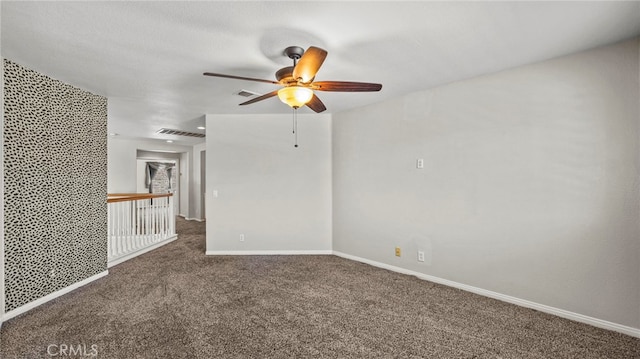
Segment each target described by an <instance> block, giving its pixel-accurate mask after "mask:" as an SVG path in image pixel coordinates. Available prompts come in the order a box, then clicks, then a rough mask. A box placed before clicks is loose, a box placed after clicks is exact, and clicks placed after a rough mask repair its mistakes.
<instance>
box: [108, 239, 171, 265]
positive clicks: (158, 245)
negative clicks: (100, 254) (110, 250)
mask: <svg viewBox="0 0 640 359" xmlns="http://www.w3.org/2000/svg"><path fill="white" fill-rule="evenodd" d="M176 239H178V235H177V234H174V235H173V236H171V237H169V238H167V239H165V240H163V241H162V242H158V243H156V244H154V245H152V246H149V247H144V248H142V249H140V250H137V251H135V252H133V253H129V254H127V255H125V256H122V257H119V258H116V259H114V260H111V261H109V262H108V263H107V268H111V267H113V266H115V265H117V264H120V263H122V262H125V261H128V260H129V259H131V258H134V257H137V256H139V255H141V254H145V253H147V252H149V251H151V250H154V249H156V248H158V247H162V246H164V245H165V244H168V243H171V242H173V241H175V240H176Z"/></svg>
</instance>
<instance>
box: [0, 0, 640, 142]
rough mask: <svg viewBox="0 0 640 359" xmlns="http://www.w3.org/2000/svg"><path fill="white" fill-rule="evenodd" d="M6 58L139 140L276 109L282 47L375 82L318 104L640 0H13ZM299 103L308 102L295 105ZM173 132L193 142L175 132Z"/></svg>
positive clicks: (591, 26)
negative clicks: (62, 85) (72, 91)
mask: <svg viewBox="0 0 640 359" xmlns="http://www.w3.org/2000/svg"><path fill="white" fill-rule="evenodd" d="M0 11H1V16H2V19H1V20H2V22H1V31H2V34H1V35H2V42H1V45H2V47H1V51H2V56H3V57H5V58H8V59H10V60H13V61H16V62H18V63H20V64H22V65H25V66H27V67H30V68H32V69H34V70H37V71H40V72H42V73H44V74H47V75H49V76H51V77H54V78H57V79H59V80H62V81H64V82H67V83H70V84H73V85H75V86H78V87H81V88H84V89H87V90H89V91H92V92H94V93H97V94H101V95H104V96H107V97H108V98H109V130H110V131H111V132H116V133H119V134H123V135H127V136H131V137H142V138H170V137H167V136H162V135H156V134H155V131H156V130H157V129H159V128H161V127H166V128H175V129H180V130H186V131H197V130H196V129H195V127H196V126H198V125H201V124H203V123H204V117H203V115H204V114H206V113H234V114H252V113H282V114H289V113H290V109H289V108H288V107H287V106H286V105H284V104H282V103H281V102H279V101H278V100H277V98H272V99H268V100H265V101H262V102H259V103H256V104H253V105H249V106H242V107H240V106H238V103H240V102H243V101H245V100H246V98H244V97H240V96H238V95H235V93H237V92H238V91H240V90H242V89H245V90H249V91H253V92H257V93H266V92H269V91H272V90H274V89H276V88H277V87H276V86H274V85H270V84H265V83H258V82H247V81H238V80H229V79H222V78H214V77H205V76H202V73H203V72H206V71H210V72H219V73H228V74H234V75H239V76H247V77H257V78H264V79H274V73H275V71H276V70H278V69H279V68H280V67H283V66H288V65H290V64H291V63H290V60H289V59H287V58H286V57H284V56H282V55H281V54H282V51H283V50H284V48H285V47H287V46H291V45H298V46H302V47H304V48H307V47H308V46H311V45H314V46H319V47H322V48H324V49H326V50H327V51H328V52H329V55H328V57H327V59H326V61H325V62H324V65H323V66H322V68H321V69H320V71H319V72H318V74H317V77H316V79H317V80H348V81H365V82H378V83H382V84H383V89H382V91H381V92H377V93H375V92H374V93H326V92H324V93H320V94H319V96H320V98H321V99H322V100H323V102H324V103H325V105H326V106H327V109H328V110H327V112H339V111H344V110H347V109H350V108H355V107H359V106H362V105H366V104H369V103H374V102H379V101H382V100H384V99H388V98H393V97H397V96H400V95H402V94H405V93H408V92H412V91H418V90H423V89H427V88H431V87H434V86H438V85H442V84H446V83H449V82H453V81H458V80H461V79H465V78H470V77H474V76H480V75H483V74H487V73H492V72H496V71H501V70H504V69H507V68H511V67H515V66H520V65H524V64H528V63H532V62H537V61H541V60H545V59H548V58H552V57H557V56H561V55H565V54H569V53H572V52H576V51H580V50H585V49H588V48H592V47H596V46H599V45H603V44H607V43H612V42H616V41H619V40H623V39H627V38H630V37H633V36H637V35H638V34H640V2H637V1H636V2H417V1H413V2H399V1H394V2H379V1H375V2H364V1H355V2H337V1H331V2H318V1H300V2H278V1H261V2H244V1H242V2H238V1H234V2H222V1H212V2H120V1H114V2H97V1H90V2H12V1H2V3H1V10H0ZM300 111H301V112H303V113H312V111H311V110H309V109H307V108H303V109H301V110H300ZM176 139H177V140H179V141H176V143H181V144H189V143H195V142H194V141H193V140H189V139H185V138H176Z"/></svg>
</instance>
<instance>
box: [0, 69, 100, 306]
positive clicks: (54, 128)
mask: <svg viewBox="0 0 640 359" xmlns="http://www.w3.org/2000/svg"><path fill="white" fill-rule="evenodd" d="M4 122H5V123H4V133H3V136H4V170H5V183H4V191H5V198H4V216H5V217H4V218H5V292H6V306H5V307H6V311H10V310H13V309H16V308H18V307H20V306H23V305H25V304H27V303H29V302H32V301H34V300H37V299H39V298H42V297H44V296H46V295H47V294H50V293H52V292H55V291H58V290H60V289H63V288H65V287H68V286H70V285H72V284H74V283H77V282H79V281H81V280H83V279H86V278H89V277H91V276H93V275H96V274H98V273H101V272H103V271H105V270H107V203H106V195H107V99H106V98H105V97H102V96H97V95H93V94H91V93H89V92H87V91H83V90H80V89H78V88H75V87H73V86H70V85H68V84H65V83H62V82H60V81H58V80H54V79H51V78H49V77H47V76H44V75H42V74H40V73H37V72H35V71H32V70H30V69H27V68H24V67H22V66H20V65H18V64H16V63H14V62H11V61H9V60H6V59H5V60H4Z"/></svg>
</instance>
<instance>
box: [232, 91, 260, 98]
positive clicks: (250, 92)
mask: <svg viewBox="0 0 640 359" xmlns="http://www.w3.org/2000/svg"><path fill="white" fill-rule="evenodd" d="M236 95H238V96H242V97H251V96H258V95H259V94H258V93H255V92H253V91H249V90H240V91H239V92H237V93H236Z"/></svg>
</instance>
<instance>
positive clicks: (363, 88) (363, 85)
mask: <svg viewBox="0 0 640 359" xmlns="http://www.w3.org/2000/svg"><path fill="white" fill-rule="evenodd" d="M311 88H312V89H314V90H318V91H336V92H368V91H380V89H382V85H381V84H373V83H368V82H350V81H318V82H314V83H312V84H311Z"/></svg>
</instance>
